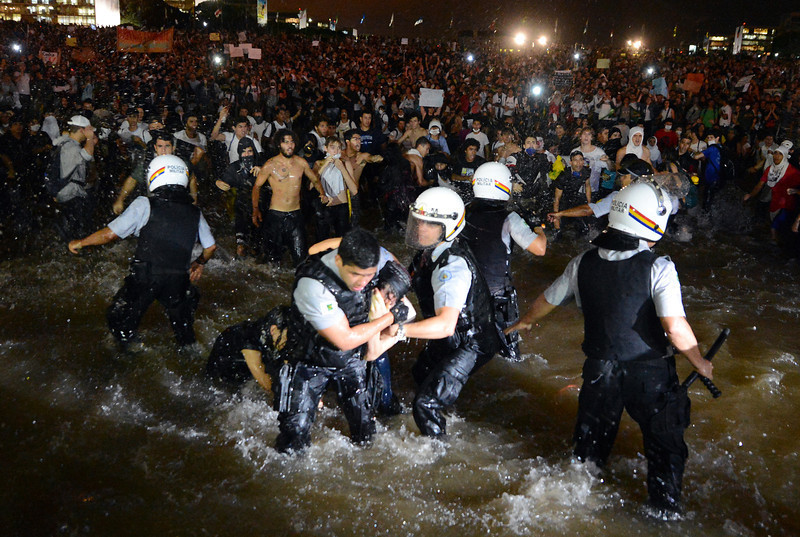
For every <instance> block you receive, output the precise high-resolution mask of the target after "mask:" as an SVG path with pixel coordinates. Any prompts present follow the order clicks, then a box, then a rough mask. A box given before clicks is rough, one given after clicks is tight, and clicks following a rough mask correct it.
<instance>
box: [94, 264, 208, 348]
mask: <svg viewBox="0 0 800 537" xmlns="http://www.w3.org/2000/svg"><path fill="white" fill-rule="evenodd" d="M141 272H146V271H144V270H137V269H134V270H132V273H131V274H130V275H129V276H128V277H126V278H125V282H124V283H123V284H122V288H121V289H120V290H119V291H117V294H116V295H115V296H114V300H113V302H112V303H111V306H109V308H108V311H107V313H106V318H107V319H108V327H109V329H110V330H111V334H112V335H113V336H114V337H115V338H116V339H117V340H118V341H119V342H120V343H123V344H126V343H129V342H130V341H131V340H132V339H133V338H134V337H135V335H136V329H137V328H138V327H139V323H140V322H141V320H142V317H143V316H144V313H145V312H146V311H147V308H148V307H150V304H152V303H153V301H154V300H158V301H159V302H160V303H161V305H162V306H164V309H165V310H166V311H167V316H168V317H169V322H170V324H171V325H172V331H173V332H174V333H175V339H176V340H177V342H178V345H180V346H183V345H190V344H192V343H194V342H195V336H194V327H193V324H194V312H195V310H196V309H197V303H198V301H199V298H200V293H199V291H198V290H197V287H195V286H194V285H192V284H191V283H190V282H189V275H188V274H185V273H183V274H142V273H141Z"/></svg>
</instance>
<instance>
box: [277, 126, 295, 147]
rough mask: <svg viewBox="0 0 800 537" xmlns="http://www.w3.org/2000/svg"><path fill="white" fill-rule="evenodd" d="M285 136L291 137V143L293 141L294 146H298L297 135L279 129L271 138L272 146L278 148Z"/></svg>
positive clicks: (287, 130) (290, 131)
mask: <svg viewBox="0 0 800 537" xmlns="http://www.w3.org/2000/svg"><path fill="white" fill-rule="evenodd" d="M286 136H291V137H292V141H294V145H298V141H297V135H296V134H295V133H294V131H292V130H289V129H280V130H278V132H276V133H275V135H274V136H273V137H272V142H273V144H275V147H280V145H281V142H282V141H283V139H284V138H285V137H286Z"/></svg>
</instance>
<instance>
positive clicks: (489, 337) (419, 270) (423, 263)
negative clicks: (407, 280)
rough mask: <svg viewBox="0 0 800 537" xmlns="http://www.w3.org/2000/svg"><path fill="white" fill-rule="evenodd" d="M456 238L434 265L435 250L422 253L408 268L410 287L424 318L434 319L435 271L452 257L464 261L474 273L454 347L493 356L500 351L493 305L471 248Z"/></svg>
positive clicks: (460, 315)
mask: <svg viewBox="0 0 800 537" xmlns="http://www.w3.org/2000/svg"><path fill="white" fill-rule="evenodd" d="M459 241H460V239H456V241H455V242H454V243H453V245H452V246H450V247H449V248H448V249H446V250H445V251H444V252H442V255H440V256H439V258H438V259H437V260H436V261H435V262H433V261H432V260H431V252H432V250H425V251H422V252H419V253H418V254H417V255H416V256H415V257H414V260H413V261H412V262H411V266H410V267H409V273H410V274H411V285H412V286H413V288H414V292H415V293H416V294H417V299H418V300H419V306H420V309H421V310H422V315H423V317H425V318H426V319H428V318H430V317H434V316H435V315H436V310H435V308H434V303H433V285H432V282H431V277H432V275H433V271H434V270H435V269H436V268H438V267H442V266H445V265H447V262H448V259H449V258H450V256H451V255H454V256H458V257H461V258H463V259H464V260H465V261H466V262H467V266H468V267H469V270H470V272H471V273H472V283H471V285H470V289H469V294H468V295H467V301H466V303H465V304H464V307H463V308H462V309H461V313H460V314H459V317H458V323H457V324H456V333H455V335H453V336H451V337H450V338H448V339H450V340H452V341H450V343H451V346H453V347H462V346H465V345H467V346H475V345H477V347H478V349H479V350H480V351H481V352H483V353H486V354H494V353H495V352H497V351H498V350H499V349H500V340H499V335H498V332H497V327H496V326H495V316H494V305H493V302H492V295H491V294H490V293H489V287H488V286H487V285H486V280H485V279H484V277H483V275H482V274H481V273H480V272H479V271H478V269H477V263H476V262H475V258H474V257H473V255H472V252H470V250H469V246H468V245H466V244H465V243H464V244H462V243H460V242H459Z"/></svg>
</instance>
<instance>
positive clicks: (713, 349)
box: [681, 328, 731, 399]
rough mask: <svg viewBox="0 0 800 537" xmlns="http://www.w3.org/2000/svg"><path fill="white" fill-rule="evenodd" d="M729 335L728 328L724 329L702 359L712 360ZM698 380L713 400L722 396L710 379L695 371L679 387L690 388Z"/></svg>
mask: <svg viewBox="0 0 800 537" xmlns="http://www.w3.org/2000/svg"><path fill="white" fill-rule="evenodd" d="M730 333H731V329H730V328H724V329H723V330H722V332H721V333H720V335H719V336H718V337H717V340H716V341H715V342H714V344H713V345H711V348H710V349H708V352H707V353H706V355H705V356H703V359H704V360H707V361H709V362H710V361H711V359H712V358H714V355H715V354H717V351H719V349H720V347H722V344H723V343H725V340H726V339H728V336H729V335H730ZM698 378H699V379H700V381H701V382H702V383H703V384H704V385H705V387H706V388H708V391H709V392H711V396H712V397H713V398H714V399H716V398H717V397H719V396H721V395H722V392H721V391H719V388H717V387H716V386H715V385H714V383H713V382H712V381H711V379H709V378H707V377H704V376H703V375H701V374H700V373H698V372H697V371H692V372H691V374H690V375H689V376H688V377H686V380H684V381H683V384H681V386H683V387H684V388H689V386H691V385H692V383H693V382H694V381H695V380H697V379H698Z"/></svg>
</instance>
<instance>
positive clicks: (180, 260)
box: [69, 155, 216, 347]
mask: <svg viewBox="0 0 800 537" xmlns="http://www.w3.org/2000/svg"><path fill="white" fill-rule="evenodd" d="M147 178H148V179H147V183H148V188H149V190H150V194H151V196H150V197H149V198H147V197H145V196H139V197H138V198H136V199H135V200H134V201H133V203H131V204H130V206H129V207H128V208H127V209H126V210H125V212H123V213H122V214H121V215H120V216H119V217H117V218H116V219H115V220H113V221H112V222H111V223H110V224H108V227H105V228H103V229H101V230H99V231H96V232H94V233H93V234H91V235H89V236H88V237H85V238H83V239H80V240H74V241H71V242H70V243H69V250H70V252H72V253H73V254H77V253H78V252H79V251H80V250H81V249H82V248H84V247H86V246H97V245H101V244H107V243H109V242H111V241H113V240H116V239H118V238H123V239H124V238H126V237H128V236H129V235H131V234H133V235H137V236H138V237H139V243H138V244H137V247H136V253H135V254H134V257H133V262H132V263H131V273H130V275H128V276H127V277H126V278H125V283H124V284H123V285H122V288H121V289H120V290H119V291H118V292H117V294H116V296H114V301H113V303H112V304H111V306H110V307H109V308H108V312H107V315H106V317H107V319H108V325H109V328H110V329H111V333H112V334H113V335H114V337H115V338H116V339H117V340H118V341H119V342H120V343H121V344H122V345H123V347H127V345H128V344H129V343H131V342H132V340H134V339H135V337H136V329H137V328H138V326H139V322H140V321H141V319H142V316H143V315H144V313H145V311H147V308H148V307H149V306H150V304H152V302H153V300H158V301H159V302H160V303H161V305H162V306H164V308H165V309H166V310H167V315H168V316H169V320H170V323H171V325H172V330H173V332H174V333H175V338H176V339H177V342H178V345H180V346H185V345H189V344H192V343H194V342H195V335H194V328H193V326H192V325H193V324H194V312H195V309H196V308H197V302H198V299H199V294H198V291H197V288H196V287H195V286H194V285H192V282H196V281H197V280H199V279H200V276H201V275H202V274H203V265H205V263H206V262H207V261H208V260H209V259H211V256H212V255H213V254H214V250H216V244H215V242H214V237H213V236H212V235H211V230H210V229H209V227H208V223H207V222H206V220H205V218H204V217H203V215H202V213H201V212H200V209H198V208H197V207H195V206H194V205H192V198H191V196H190V195H189V192H188V190H187V188H186V187H187V185H188V183H189V170H188V168H187V166H186V164H185V163H184V162H183V161H182V160H181V159H179V158H178V157H176V156H173V155H164V156H159V157H156V158H154V159H153V161H152V162H151V163H150V167H149V169H148V173H147ZM198 240H199V241H200V244H201V245H202V247H203V252H202V253H201V254H200V256H198V257H197V258H196V259H195V260H194V261H192V248H193V247H194V245H195V243H196V242H197V241H198Z"/></svg>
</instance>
